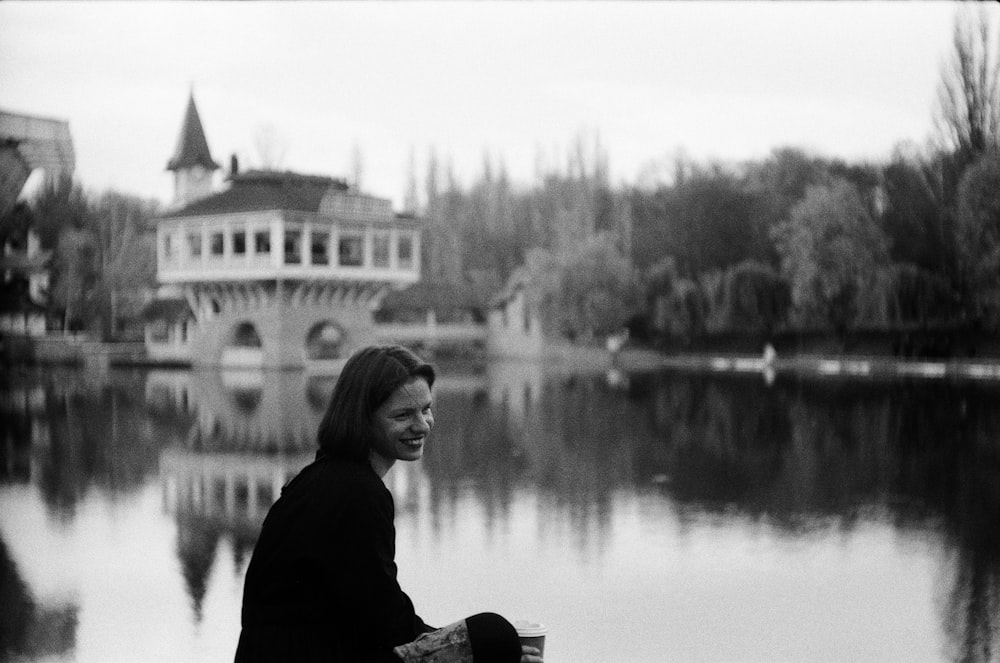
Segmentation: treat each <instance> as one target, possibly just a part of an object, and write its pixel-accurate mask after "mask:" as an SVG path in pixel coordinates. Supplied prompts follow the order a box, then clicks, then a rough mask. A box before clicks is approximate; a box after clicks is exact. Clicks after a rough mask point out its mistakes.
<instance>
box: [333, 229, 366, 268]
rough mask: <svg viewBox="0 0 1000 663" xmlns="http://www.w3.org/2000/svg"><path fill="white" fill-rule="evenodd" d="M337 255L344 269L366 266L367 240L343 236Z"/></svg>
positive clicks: (357, 236) (356, 236)
mask: <svg viewBox="0 0 1000 663" xmlns="http://www.w3.org/2000/svg"><path fill="white" fill-rule="evenodd" d="M337 255H338V257H339V258H340V265H341V266H342V267H361V266H362V265H364V264H365V238H364V237H362V236H361V235H342V236H341V238H340V246H339V247H338V250H337Z"/></svg>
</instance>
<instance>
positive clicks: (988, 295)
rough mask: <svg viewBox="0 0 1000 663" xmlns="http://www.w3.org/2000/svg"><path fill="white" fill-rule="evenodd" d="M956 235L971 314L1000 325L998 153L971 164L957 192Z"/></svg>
mask: <svg viewBox="0 0 1000 663" xmlns="http://www.w3.org/2000/svg"><path fill="white" fill-rule="evenodd" d="M956 220H957V226H958V228H957V234H958V245H959V254H960V256H961V258H962V265H963V267H964V271H965V273H966V283H967V286H968V288H969V293H968V299H969V300H970V304H971V308H972V311H971V313H972V314H973V315H974V316H975V317H977V318H979V317H981V316H982V317H985V318H986V319H987V320H988V321H990V322H992V323H998V322H1000V276H998V275H1000V150H998V151H995V152H993V153H990V154H986V155H984V156H982V157H980V159H979V160H978V161H976V162H975V163H973V164H972V165H971V166H970V167H969V168H968V169H967V170H966V171H965V175H964V176H963V177H962V181H961V183H960V185H959V189H958V212H957V215H956Z"/></svg>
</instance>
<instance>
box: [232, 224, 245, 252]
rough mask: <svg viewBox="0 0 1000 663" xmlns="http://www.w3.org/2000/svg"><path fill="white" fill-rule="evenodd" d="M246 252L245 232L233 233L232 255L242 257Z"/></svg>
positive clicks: (237, 231)
mask: <svg viewBox="0 0 1000 663" xmlns="http://www.w3.org/2000/svg"><path fill="white" fill-rule="evenodd" d="M246 252H247V232H246V231H245V230H234V231H233V255H234V256H243V255H246Z"/></svg>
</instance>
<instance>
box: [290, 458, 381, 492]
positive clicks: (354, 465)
mask: <svg viewBox="0 0 1000 663" xmlns="http://www.w3.org/2000/svg"><path fill="white" fill-rule="evenodd" d="M295 483H300V484H301V488H302V489H304V490H307V491H309V492H316V491H318V492H322V493H326V494H338V493H339V494H345V495H364V494H369V495H374V496H378V497H382V498H384V497H386V496H389V497H390V499H391V496H390V494H389V491H388V489H387V488H386V487H385V484H384V483H382V480H381V479H380V478H379V476H378V475H377V474H375V471H374V470H373V469H372V468H371V466H370V465H369V464H368V463H359V462H357V461H352V460H346V459H341V458H330V457H321V458H317V459H316V460H315V461H313V462H312V463H310V464H309V465H307V466H306V467H305V468H303V469H302V471H301V472H300V473H299V475H298V476H297V477H296V479H295V480H293V481H292V484H291V485H290V486H289V487H290V488H291V487H292V486H293V485H294V484H295Z"/></svg>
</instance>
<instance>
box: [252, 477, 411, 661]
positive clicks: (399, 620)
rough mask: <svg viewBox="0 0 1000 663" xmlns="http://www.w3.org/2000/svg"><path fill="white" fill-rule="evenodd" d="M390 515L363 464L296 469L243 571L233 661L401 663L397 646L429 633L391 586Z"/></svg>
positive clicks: (384, 494)
mask: <svg viewBox="0 0 1000 663" xmlns="http://www.w3.org/2000/svg"><path fill="white" fill-rule="evenodd" d="M394 512H395V507H394V504H393V501H392V495H391V494H390V493H389V491H388V490H387V489H386V487H385V485H384V484H383V483H382V480H381V479H380V478H379V477H378V475H377V474H375V471H374V470H373V469H372V468H371V467H370V466H369V465H368V464H367V463H355V462H350V461H344V460H335V459H330V458H321V459H319V460H317V461H315V462H314V463H312V464H310V465H309V466H307V467H306V468H305V469H303V470H302V471H301V472H300V473H299V474H298V476H296V477H295V478H294V479H293V480H292V481H291V482H290V483H289V484H288V485H287V486H286V487H285V488H284V490H282V492H281V497H280V498H279V499H278V501H277V502H275V503H274V505H273V506H272V507H271V510H270V511H269V512H268V514H267V518H265V520H264V525H263V528H262V530H261V533H260V538H259V539H258V540H257V545H256V547H255V548H254V552H253V557H252V558H251V560H250V565H249V567H248V568H247V575H246V583H245V585H244V589H243V617H242V626H243V630H242V632H241V634H240V642H239V646H238V647H237V651H236V661H237V662H238V663H244V662H248V661H280V660H284V661H320V660H322V661H327V662H330V661H333V662H336V661H342V662H345V663H346V662H350V663H360V662H368V661H371V662H382V661H398V659H397V658H396V657H395V656H394V655H393V654H392V648H393V647H394V646H396V645H400V644H403V643H406V642H410V641H412V640H414V639H415V638H416V637H417V636H418V635H419V634H421V633H423V632H425V631H428V630H431V629H430V627H428V626H427V625H426V624H424V622H423V620H421V619H420V617H418V616H417V615H416V613H415V612H414V609H413V602H412V601H410V598H409V597H408V596H407V595H406V594H405V593H403V591H402V589H400V587H399V583H398V582H397V581H396V563H395V561H394V557H395V551H396V544H395V540H396V530H395V526H394V525H393V516H394Z"/></svg>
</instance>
